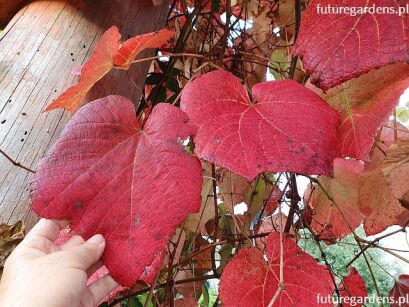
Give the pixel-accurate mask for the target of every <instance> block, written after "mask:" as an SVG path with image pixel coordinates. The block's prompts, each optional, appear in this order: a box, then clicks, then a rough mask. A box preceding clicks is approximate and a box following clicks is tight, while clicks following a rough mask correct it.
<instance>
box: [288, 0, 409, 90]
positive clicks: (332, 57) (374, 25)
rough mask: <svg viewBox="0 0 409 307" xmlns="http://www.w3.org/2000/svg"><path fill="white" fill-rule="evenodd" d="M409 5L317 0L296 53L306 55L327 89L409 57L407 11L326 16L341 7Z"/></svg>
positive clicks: (307, 65)
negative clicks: (324, 8)
mask: <svg viewBox="0 0 409 307" xmlns="http://www.w3.org/2000/svg"><path fill="white" fill-rule="evenodd" d="M407 3H408V1H407V0H404V1H394V0H342V1H334V0H312V1H310V3H309V6H308V8H307V11H306V12H305V14H304V18H303V21H302V24H301V31H300V35H299V37H298V39H297V43H296V45H295V46H294V49H293V54H295V55H299V56H301V57H302V58H303V63H304V67H305V69H306V70H307V72H308V73H310V74H311V80H312V83H314V84H316V85H318V86H319V87H320V88H322V89H324V90H327V89H329V88H331V87H333V86H336V85H338V84H341V83H342V82H344V81H347V80H349V79H352V78H354V77H358V76H359V75H361V74H363V73H366V72H368V71H370V70H372V69H374V68H379V67H382V66H384V65H386V64H391V63H395V62H398V61H401V62H406V61H408V60H409V53H408V48H409V40H408V37H409V30H408V26H409V18H408V16H407V15H406V14H405V15H403V16H398V15H397V14H386V13H374V12H369V13H366V14H356V16H351V14H348V13H342V12H341V13H338V14H330V13H329V14H322V11H320V9H319V8H318V7H319V6H320V7H321V9H323V7H328V6H332V7H333V8H334V7H335V8H337V9H338V10H339V9H340V8H341V9H342V8H348V9H349V10H351V9H352V10H356V9H357V8H359V7H360V8H364V7H367V8H369V7H373V6H375V8H378V9H379V8H381V9H382V8H394V9H395V10H396V12H398V7H399V4H400V5H402V6H405V5H406V4H407Z"/></svg>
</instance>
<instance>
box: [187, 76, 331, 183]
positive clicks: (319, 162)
mask: <svg viewBox="0 0 409 307" xmlns="http://www.w3.org/2000/svg"><path fill="white" fill-rule="evenodd" d="M252 92H253V102H251V101H250V99H249V97H248V95H247V92H246V90H245V88H244V87H243V85H242V84H241V83H240V80H239V79H237V78H236V77H235V76H233V75H232V74H230V73H228V72H226V71H214V72H210V73H207V74H205V75H203V76H201V77H199V78H197V79H196V80H194V81H193V82H191V83H190V84H188V85H187V86H186V87H185V88H184V90H183V94H182V98H181V108H182V110H184V111H185V112H186V113H187V114H188V115H189V120H190V122H191V123H192V124H194V125H196V126H197V127H198V131H197V133H196V136H195V140H194V141H195V153H196V154H197V155H198V156H199V157H200V158H203V159H205V160H208V161H210V162H212V163H215V164H218V165H220V166H222V167H223V168H227V169H229V170H231V171H233V172H235V173H237V174H239V175H241V176H243V177H245V178H247V179H249V180H251V179H253V178H255V176H256V175H257V174H258V173H261V172H263V171H289V172H297V173H304V174H331V173H332V162H333V159H334V157H335V156H336V152H335V148H336V137H337V135H336V129H337V125H338V121H339V116H338V114H337V112H336V111H335V110H334V109H332V108H331V107H330V106H329V105H328V104H327V103H325V101H323V100H322V99H321V98H320V97H319V96H317V95H316V94H314V93H313V92H312V91H310V90H308V89H307V88H305V87H303V86H301V85H299V84H298V83H296V82H294V81H292V80H282V81H272V82H263V83H259V84H257V85H255V86H254V87H253V90H252Z"/></svg>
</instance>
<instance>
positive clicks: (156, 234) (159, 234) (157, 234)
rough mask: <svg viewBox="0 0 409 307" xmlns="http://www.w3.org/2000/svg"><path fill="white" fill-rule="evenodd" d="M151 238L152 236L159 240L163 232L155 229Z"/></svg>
mask: <svg viewBox="0 0 409 307" xmlns="http://www.w3.org/2000/svg"><path fill="white" fill-rule="evenodd" d="M153 238H154V239H155V240H160V239H162V238H163V233H161V232H160V231H157V232H155V233H154V234H153Z"/></svg>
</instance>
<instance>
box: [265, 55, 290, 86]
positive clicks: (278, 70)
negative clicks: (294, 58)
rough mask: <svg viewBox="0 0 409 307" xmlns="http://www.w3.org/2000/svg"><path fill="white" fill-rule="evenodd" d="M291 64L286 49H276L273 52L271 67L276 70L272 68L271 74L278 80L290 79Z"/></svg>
mask: <svg viewBox="0 0 409 307" xmlns="http://www.w3.org/2000/svg"><path fill="white" fill-rule="evenodd" d="M290 62H291V60H290V58H289V56H288V55H287V54H286V52H285V50H284V49H276V50H274V51H273V53H272V54H271V61H270V65H271V66H272V67H274V68H275V69H272V68H270V72H271V73H272V74H273V76H274V78H275V79H276V80H282V79H286V78H288V70H289V68H290Z"/></svg>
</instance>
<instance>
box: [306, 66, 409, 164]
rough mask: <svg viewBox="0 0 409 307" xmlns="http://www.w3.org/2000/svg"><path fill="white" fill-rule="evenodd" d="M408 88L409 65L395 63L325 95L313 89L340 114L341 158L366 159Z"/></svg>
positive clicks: (339, 143) (346, 83)
mask: <svg viewBox="0 0 409 307" xmlns="http://www.w3.org/2000/svg"><path fill="white" fill-rule="evenodd" d="M408 85H409V65H407V64H401V63H397V64H394V65H388V66H385V67H382V68H381V69H378V70H373V71H371V72H369V73H367V74H365V75H362V76H360V77H359V78H357V79H354V80H350V81H348V82H345V83H344V84H341V85H339V86H337V87H334V88H332V89H331V90H329V91H328V92H327V93H323V92H322V91H321V90H319V89H317V88H315V87H312V89H313V90H314V91H315V92H316V93H317V94H319V95H320V96H321V97H322V98H323V99H325V100H326V101H327V102H328V103H329V104H330V105H332V106H333V107H334V108H336V109H337V110H338V111H339V113H340V115H341V126H340V127H339V141H338V151H339V153H340V156H342V157H353V158H357V159H360V160H365V159H367V158H368V154H369V151H370V150H371V146H372V144H373V143H374V136H375V134H376V131H377V130H378V128H379V127H380V126H381V125H382V124H383V123H384V122H386V121H387V120H388V117H389V116H390V115H391V114H392V111H393V108H394V107H395V106H396V105H397V104H398V102H399V97H400V96H401V95H402V94H403V92H404V91H405V89H406V88H407V87H408ZM307 87H308V86H307Z"/></svg>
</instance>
